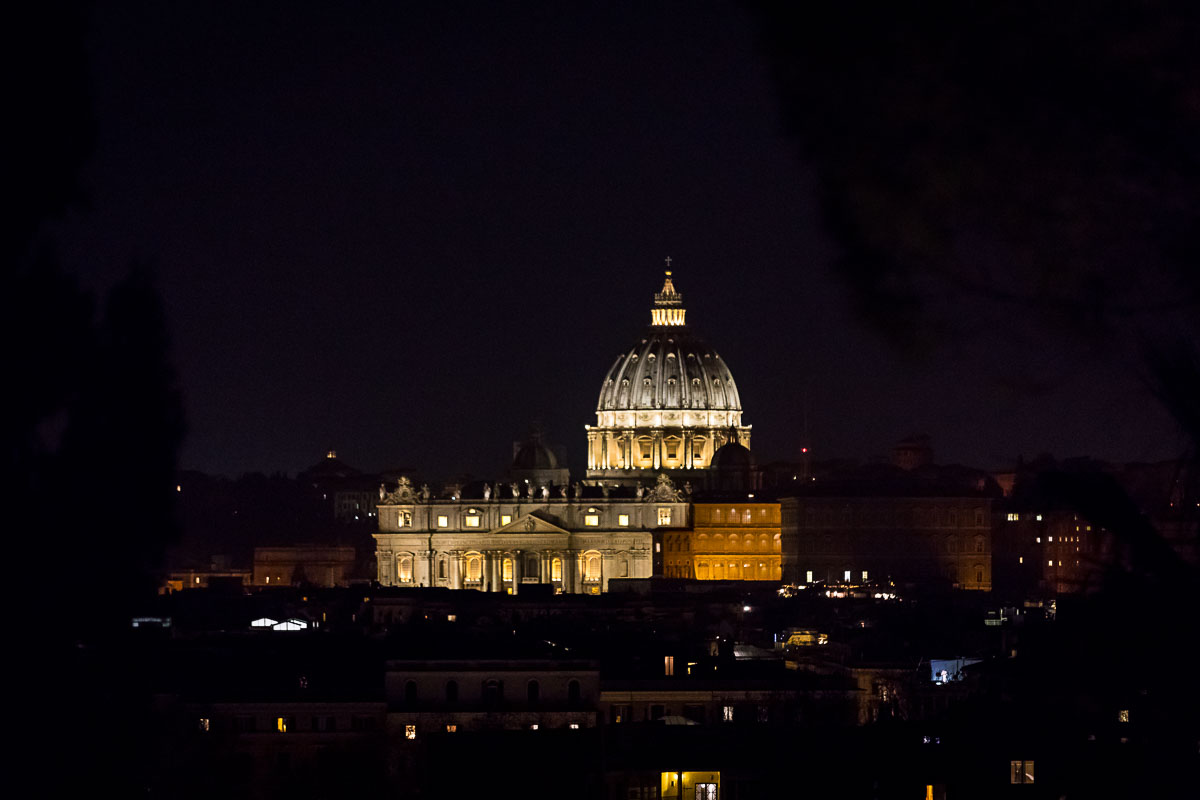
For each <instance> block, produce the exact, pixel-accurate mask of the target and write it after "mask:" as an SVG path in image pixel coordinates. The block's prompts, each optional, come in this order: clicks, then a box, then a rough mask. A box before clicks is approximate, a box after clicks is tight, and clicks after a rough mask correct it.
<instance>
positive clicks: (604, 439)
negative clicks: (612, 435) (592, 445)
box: [600, 431, 609, 469]
mask: <svg viewBox="0 0 1200 800" xmlns="http://www.w3.org/2000/svg"><path fill="white" fill-rule="evenodd" d="M608 464H609V460H608V431H601V432H600V469H608Z"/></svg>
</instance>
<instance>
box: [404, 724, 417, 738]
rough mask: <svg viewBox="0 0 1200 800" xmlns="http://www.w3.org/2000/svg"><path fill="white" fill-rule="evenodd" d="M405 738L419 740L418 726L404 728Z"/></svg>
mask: <svg viewBox="0 0 1200 800" xmlns="http://www.w3.org/2000/svg"><path fill="white" fill-rule="evenodd" d="M404 738H405V739H415V738H417V726H416V725H405V726H404Z"/></svg>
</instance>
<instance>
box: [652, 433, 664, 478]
mask: <svg viewBox="0 0 1200 800" xmlns="http://www.w3.org/2000/svg"><path fill="white" fill-rule="evenodd" d="M653 447H654V468H655V469H659V468H660V467H662V448H663V437H662V430H661V429H658V428H656V429H655V430H654V444H653Z"/></svg>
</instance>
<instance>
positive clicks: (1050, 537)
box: [1046, 536, 1054, 542]
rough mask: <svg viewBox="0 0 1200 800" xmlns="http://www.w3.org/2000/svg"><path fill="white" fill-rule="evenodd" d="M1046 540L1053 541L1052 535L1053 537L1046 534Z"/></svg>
mask: <svg viewBox="0 0 1200 800" xmlns="http://www.w3.org/2000/svg"><path fill="white" fill-rule="evenodd" d="M1046 541H1047V542H1053V541H1054V537H1053V536H1047V537H1046Z"/></svg>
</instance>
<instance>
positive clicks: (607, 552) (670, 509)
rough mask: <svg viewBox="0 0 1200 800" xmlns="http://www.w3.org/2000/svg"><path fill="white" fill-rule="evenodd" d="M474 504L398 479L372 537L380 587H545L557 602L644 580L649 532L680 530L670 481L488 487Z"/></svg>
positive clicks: (678, 495)
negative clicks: (627, 490)
mask: <svg viewBox="0 0 1200 800" xmlns="http://www.w3.org/2000/svg"><path fill="white" fill-rule="evenodd" d="M502 493H505V494H508V495H509V496H508V497H507V498H501V499H497V498H496V497H494V496H493V492H492V489H491V487H490V486H489V485H488V484H484V489H483V491H482V493H481V495H480V496H479V497H463V496H461V495H459V496H452V497H449V498H432V497H430V496H429V495H428V493H427V492H424V491H416V490H414V489H413V486H412V484H411V483H409V482H408V480H407V479H401V481H400V484H399V486H398V487H397V489H396V490H395V491H393V492H390V493H384V494H383V497H381V499H380V502H379V532H378V533H376V534H375V541H376V562H377V564H378V569H379V582H380V583H381V584H383V585H384V586H444V587H448V588H451V589H479V590H482V591H485V592H505V593H508V594H518V593H519V592H520V589H521V587H522V586H524V585H527V584H550V585H552V586H553V591H554V592H555V593H557V594H563V593H565V594H599V593H601V592H604V591H607V590H608V582H609V580H610V579H612V578H649V577H650V576H651V573H652V567H653V563H652V555H651V550H652V547H653V534H652V531H653V530H655V529H661V528H673V527H680V528H686V527H688V526H689V525H690V524H691V523H690V519H689V508H690V506H689V503H688V501H687V497H686V496H685V495H684V493H683V492H681V491H680V490H679V489H677V488H675V486H674V484H672V483H671V480H670V478H668V477H667V476H665V475H664V476H661V477H660V479H659V482H658V483H657V484H656V485H655V486H654V487H653V488H652V489H650V490H648V491H641V492H639V494H640V495H641V496H640V497H639V496H636V495H635V496H627V497H614V496H611V495H610V492H609V490H608V487H604V488H603V489H602V490H600V491H596V492H595V494H598V495H600V496H591V494H592V491H591V487H587V489H586V490H585V487H583V486H580V485H578V484H577V485H576V486H575V487H574V490H573V491H572V492H568V491H567V487H560V491H557V492H555V496H553V497H551V492H550V487H533V486H530V487H529V489H528V494H526V492H525V490H524V488H523V487H521V486H519V485H517V484H513V485H512V487H504V488H503V489H497V491H496V494H502Z"/></svg>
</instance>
